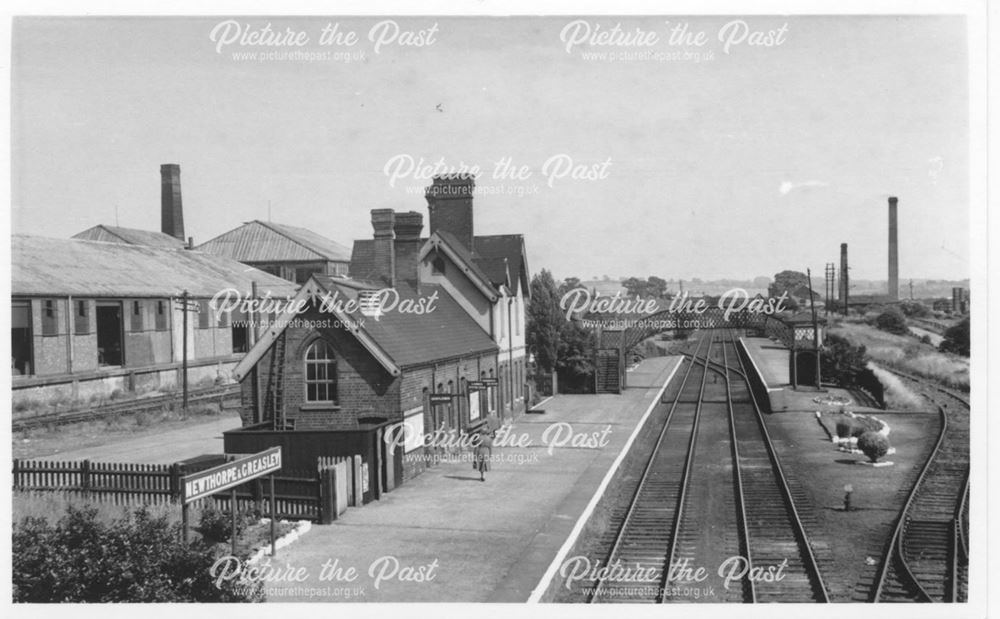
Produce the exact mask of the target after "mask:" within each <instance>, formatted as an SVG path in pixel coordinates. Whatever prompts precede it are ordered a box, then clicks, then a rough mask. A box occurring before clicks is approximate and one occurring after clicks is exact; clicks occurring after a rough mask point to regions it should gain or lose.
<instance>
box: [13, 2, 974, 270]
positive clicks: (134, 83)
mask: <svg viewBox="0 0 1000 619" xmlns="http://www.w3.org/2000/svg"><path fill="white" fill-rule="evenodd" d="M387 20H388V23H383V22H387ZM227 22H231V23H227ZM574 22H576V23H574ZM734 22H735V23H734ZM268 24H270V31H271V32H272V33H274V32H278V33H283V34H286V35H287V31H288V30H289V29H290V30H291V32H292V34H291V35H289V36H286V37H285V38H284V39H282V40H272V41H269V42H270V43H275V44H274V45H253V44H251V41H252V40H253V39H254V37H256V39H258V40H260V39H261V38H262V35H261V34H260V32H261V30H262V29H264V28H265V26H267V25H268ZM743 24H745V25H746V28H747V30H748V32H747V36H746V37H745V38H743V39H742V40H739V35H740V34H741V31H740V30H739V29H740V28H742V27H743V26H742V25H743ZM616 25H618V26H619V30H620V31H621V33H622V34H620V35H618V36H617V37H616V36H615V31H614V28H615V26H616ZM334 26H336V30H333V28H334ZM324 27H327V31H328V32H330V31H331V30H333V32H335V33H336V34H337V35H339V37H340V38H339V39H337V40H335V41H333V42H332V43H333V44H331V45H322V44H321V41H320V37H321V34H322V32H323V30H324ZM675 28H678V29H684V30H683V31H681V30H672V29H675ZM588 31H589V34H590V37H589V38H588V37H586V35H587V33H588ZM672 31H673V32H674V33H675V34H685V33H686V34H687V35H688V38H687V39H686V40H673V41H672V40H671V39H670V34H671V32H672ZM751 31H752V32H754V33H758V34H755V35H753V36H751V35H750V34H749V32H751ZM213 33H214V34H213ZM352 33H353V35H354V36H355V37H356V41H355V42H354V44H353V45H350V44H348V43H349V41H350V38H349V35H350V34H352ZM698 33H704V34H703V35H702V37H703V39H702V42H701V44H700V45H699V44H698V41H697V39H696V35H697V34H698ZM296 35H297V36H298V37H300V39H299V40H298V41H296V40H295V36H296ZM626 35H629V36H626ZM720 36H723V37H727V36H732V37H733V39H734V40H733V42H732V43H731V44H730V45H729V46H728V47H727V46H726V45H725V43H724V41H723V40H720ZM240 37H242V42H241V38H240ZM301 37H306V38H307V39H308V40H307V41H302V40H301ZM602 37H604V38H603V39H602ZM264 38H266V37H264ZM751 40H752V41H755V42H757V43H762V44H760V45H751V44H750V42H751ZM379 41H381V44H378V42H379ZM602 41H603V42H604V44H601V42H602ZM768 42H770V43H771V45H764V44H763V43H768ZM294 43H301V44H297V45H296V44H294ZM251 54H256V57H250V56H249V55H251ZM263 54H270V56H267V57H262V55H263ZM296 54H297V55H296ZM12 59H13V65H12V94H11V97H12V98H11V103H12V133H11V134H12V192H13V196H12V231H13V232H14V233H21V234H37V235H44V236H54V237H68V236H71V235H73V234H75V233H76V232H79V231H81V230H84V229H86V228H89V227H91V226H94V225H97V224H100V223H104V224H112V225H113V224H115V223H116V221H117V223H118V224H119V225H121V226H126V227H135V228H144V229H154V230H155V229H159V221H160V219H159V204H160V186H159V166H160V164H162V163H176V164H179V165H180V166H181V184H182V191H183V200H184V209H185V212H184V218H185V227H186V231H187V234H188V235H189V236H193V237H194V239H195V243H196V244H197V243H201V242H204V241H207V240H209V239H211V238H213V237H215V236H217V235H219V234H222V233H223V232H226V231H228V230H230V229H232V228H234V227H236V226H238V225H239V224H241V223H242V222H245V221H249V220H253V219H263V220H266V219H268V218H269V217H270V218H271V219H272V220H273V221H275V222H280V223H286V224H292V225H299V226H304V227H308V228H311V229H313V230H315V231H316V232H318V233H320V234H323V235H325V236H327V237H329V238H331V239H333V240H335V241H338V242H340V243H341V244H344V245H347V246H350V245H351V243H352V241H353V240H354V239H357V238H370V237H371V224H370V214H369V211H370V210H371V209H374V208H394V209H397V210H416V211H420V212H423V213H424V214H425V222H426V201H425V200H424V198H423V195H422V188H423V187H425V186H426V185H428V184H429V183H430V180H429V177H430V174H431V173H432V172H434V171H435V169H434V164H435V163H438V164H441V165H440V166H439V167H438V168H436V171H466V170H468V169H469V168H470V167H472V166H478V177H477V186H478V188H479V190H480V193H479V195H478V196H477V197H476V200H475V204H476V210H475V225H476V230H477V233H479V234H509V233H521V234H524V236H525V242H526V246H527V251H528V261H529V266H530V267H531V269H532V271H533V272H537V271H538V270H540V269H542V268H546V269H549V270H550V271H552V272H553V273H554V274H555V275H556V277H557V278H560V279H561V278H564V277H570V276H576V277H580V278H583V279H588V278H590V277H593V276H599V277H600V276H603V275H610V276H612V277H617V276H629V275H638V276H648V275H657V276H660V277H663V278H666V279H675V278H692V277H700V278H702V279H718V278H740V279H751V278H753V277H756V276H760V275H773V274H774V273H776V272H778V271H781V270H785V269H794V270H802V271H804V270H805V269H806V268H811V269H812V271H813V275H814V277H821V274H822V272H823V267H824V265H825V264H826V263H828V262H836V263H839V247H840V243H842V242H846V243H848V244H849V251H850V258H851V269H852V276H853V277H854V278H856V279H874V280H878V279H885V278H886V272H887V267H886V253H887V219H888V216H887V205H886V203H887V198H888V197H889V196H890V195H895V196H898V197H899V239H900V249H899V255H900V280H901V281H904V282H905V281H906V280H907V279H909V278H919V279H924V278H929V279H959V278H965V277H968V276H969V275H970V264H969V249H968V245H969V208H970V207H969V186H968V185H969V181H968V176H969V155H968V143H969V126H968V125H969V114H968V98H969V95H968V65H967V63H968V52H967V41H966V25H965V23H964V18H961V17H943V16H929V17H892V16H882V17H878V16H866V17H844V16H839V17H838V16H835V17H785V16H780V17H779V16H773V17H772V16H750V17H740V16H732V17H726V16H713V17H683V16H666V17H649V18H646V17H634V16H633V17H624V18H616V17H611V16H600V17H588V18H574V17H565V16H560V17H552V18H497V17H494V18H490V17H476V18H461V17H440V16H438V17H420V18H395V19H392V18H386V17H371V18H359V17H353V18H337V17H316V18H293V19H282V18H276V17H262V18H261V17H238V16H237V17H232V18H226V17H203V18H138V17H135V18H88V19H84V18H17V19H15V22H14V26H13V52H12ZM502 162H507V163H509V166H508V167H507V168H505V167H504V166H503V165H500V166H499V168H498V163H502ZM511 170H514V171H515V172H520V178H514V176H515V175H513V174H512V173H511ZM505 171H506V173H503V172H505ZM269 212H270V215H269Z"/></svg>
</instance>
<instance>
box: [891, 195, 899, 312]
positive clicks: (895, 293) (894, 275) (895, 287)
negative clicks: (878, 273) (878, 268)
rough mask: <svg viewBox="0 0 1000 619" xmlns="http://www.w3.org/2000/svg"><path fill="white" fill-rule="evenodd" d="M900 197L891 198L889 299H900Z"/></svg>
mask: <svg viewBox="0 0 1000 619" xmlns="http://www.w3.org/2000/svg"><path fill="white" fill-rule="evenodd" d="M898 202H899V199H898V198H896V197H891V198H889V300H890V301H898V300H899V237H898V236H897V234H898V233H897V231H896V224H897V214H896V205H897V204H898Z"/></svg>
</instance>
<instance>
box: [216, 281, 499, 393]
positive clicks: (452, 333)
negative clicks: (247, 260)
mask: <svg viewBox="0 0 1000 619" xmlns="http://www.w3.org/2000/svg"><path fill="white" fill-rule="evenodd" d="M379 289H380V286H379V285H378V284H373V283H371V282H364V281H358V280H353V279H348V278H343V277H330V276H328V275H320V274H314V275H313V276H312V277H311V279H310V280H309V281H308V282H306V284H304V285H303V286H302V288H301V289H300V290H299V294H298V298H307V297H311V296H316V297H321V296H323V295H327V294H329V295H335V296H334V297H333V298H334V299H337V300H340V301H345V302H346V301H347V300H357V299H358V297H359V295H361V294H364V292H365V291H376V290H379ZM394 290H395V291H396V292H397V293H398V295H399V299H400V303H402V302H403V301H404V300H411V301H419V300H421V299H424V300H430V299H432V298H433V299H434V302H433V307H434V310H433V311H430V312H427V313H424V314H414V313H404V312H401V311H396V310H391V311H386V312H384V313H383V314H382V315H381V316H379V317H378V318H377V319H376V318H374V317H371V316H366V315H364V313H363V312H362V311H361V310H356V311H353V312H350V313H345V314H344V316H346V317H348V318H351V319H352V320H351V322H354V321H357V327H356V328H355V329H352V332H353V333H354V335H355V336H356V337H357V338H358V340H359V341H360V342H361V343H362V345H364V346H365V347H366V348H368V350H369V352H371V353H372V354H373V356H375V358H376V359H378V360H379V361H380V363H382V364H383V366H384V367H386V369H387V370H389V371H390V372H391V373H393V374H396V375H398V374H399V371H400V370H401V369H403V368H406V367H412V366H420V365H426V364H428V363H433V362H437V361H444V360H447V359H454V358H458V357H465V356H470V355H474V354H482V353H490V352H495V351H497V350H499V349H498V348H497V345H496V343H495V342H494V341H493V340H492V338H490V336H489V335H488V334H487V333H486V332H485V331H483V329H482V328H481V327H480V326H479V325H478V324H477V323H476V322H475V321H474V320H473V319H472V318H471V317H470V316H469V314H468V313H467V312H466V311H465V310H463V309H462V307H461V306H459V305H458V303H457V302H456V301H455V300H454V299H452V297H451V296H450V295H449V294H448V293H447V292H446V291H445V290H444V289H443V288H441V287H440V286H434V285H426V284H424V285H421V286H420V290H419V291H417V290H416V289H414V288H413V287H412V286H409V285H408V284H400V285H397V286H396V288H395V289H394ZM398 307H399V306H398V305H397V309H398ZM279 324H280V325H281V326H279V327H275V328H272V329H270V330H269V331H268V332H267V333H265V334H264V335H263V336H262V337H261V339H260V340H258V342H257V344H255V345H254V347H253V348H252V349H251V350H250V352H249V353H247V356H246V357H245V358H244V359H242V360H241V361H240V363H239V365H237V367H236V368H235V369H234V373H235V374H236V375H237V377H239V378H240V379H242V377H244V376H246V373H247V372H248V371H249V370H250V368H252V367H253V365H255V364H256V363H257V362H258V361H259V360H260V358H261V357H262V356H263V355H264V354H265V353H266V352H267V351H268V350H269V349H270V348H271V346H272V344H273V343H274V339H275V338H276V337H277V336H278V335H279V334H280V333H281V331H283V330H284V329H285V328H287V326H288V324H290V322H289V321H285V320H282V321H280V322H279Z"/></svg>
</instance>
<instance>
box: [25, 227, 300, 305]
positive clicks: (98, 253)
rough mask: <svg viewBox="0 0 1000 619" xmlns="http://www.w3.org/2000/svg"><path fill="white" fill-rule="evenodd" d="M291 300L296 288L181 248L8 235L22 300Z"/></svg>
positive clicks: (228, 261)
mask: <svg viewBox="0 0 1000 619" xmlns="http://www.w3.org/2000/svg"><path fill="white" fill-rule="evenodd" d="M251 282H257V286H258V292H259V294H260V295H264V294H265V293H267V292H270V293H271V295H272V296H273V297H276V298H285V297H289V296H293V295H294V294H295V292H296V290H297V288H298V287H297V286H296V285H295V284H293V283H292V282H289V281H286V280H284V279H281V278H279V277H275V276H273V275H269V274H267V273H265V272H263V271H261V270H259V269H255V268H253V267H248V266H247V265H245V264H241V263H239V262H236V261H235V260H230V259H228V258H223V257H220V256H213V255H210V254H206V253H202V252H199V251H192V250H185V249H163V248H158V247H148V246H144V245H126V244H123V243H105V242H97V241H81V240H76V239H50V238H45V237H39V236H27V235H19V234H18V235H13V236H11V294H13V295H25V296H66V295H73V296H82V297H164V296H178V295H180V294H181V293H182V292H183V291H184V290H187V291H188V292H189V293H190V294H191V295H193V296H196V297H211V296H213V295H215V294H216V293H217V292H219V291H221V290H225V289H227V288H235V289H237V290H239V291H240V293H241V294H244V295H245V294H249V292H250V289H251Z"/></svg>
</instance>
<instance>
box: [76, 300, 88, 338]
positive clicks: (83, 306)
mask: <svg viewBox="0 0 1000 619" xmlns="http://www.w3.org/2000/svg"><path fill="white" fill-rule="evenodd" d="M73 332H74V333H76V334H77V335H86V334H88V333H90V304H89V303H88V302H87V301H84V300H83V299H77V300H76V311H75V312H73Z"/></svg>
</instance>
